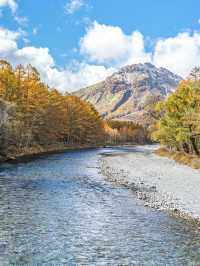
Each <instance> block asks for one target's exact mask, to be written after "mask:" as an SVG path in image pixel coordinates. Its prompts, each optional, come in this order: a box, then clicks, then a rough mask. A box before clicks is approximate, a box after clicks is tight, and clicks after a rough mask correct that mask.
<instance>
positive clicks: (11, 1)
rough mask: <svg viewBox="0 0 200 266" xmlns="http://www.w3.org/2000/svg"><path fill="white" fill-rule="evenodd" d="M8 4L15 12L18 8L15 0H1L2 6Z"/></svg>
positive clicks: (0, 5)
mask: <svg viewBox="0 0 200 266" xmlns="http://www.w3.org/2000/svg"><path fill="white" fill-rule="evenodd" d="M5 6H8V7H9V8H10V9H11V11H12V12H13V13H15V12H16V10H17V3H16V1H15V0H0V7H5Z"/></svg>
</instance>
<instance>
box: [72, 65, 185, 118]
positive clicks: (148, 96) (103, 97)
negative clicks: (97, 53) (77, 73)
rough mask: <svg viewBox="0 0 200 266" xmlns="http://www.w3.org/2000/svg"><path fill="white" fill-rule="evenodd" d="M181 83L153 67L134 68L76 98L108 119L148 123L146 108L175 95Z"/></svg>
mask: <svg viewBox="0 0 200 266" xmlns="http://www.w3.org/2000/svg"><path fill="white" fill-rule="evenodd" d="M181 79H182V78H181V77H180V76H177V75H175V74H173V73H172V72H170V71H169V70H167V69H165V68H157V67H155V66H154V65H152V64H150V63H145V64H134V65H129V66H125V67H123V68H121V69H120V70H119V71H118V72H116V73H114V74H113V75H111V76H110V77H108V78H106V79H105V80H104V81H102V82H100V83H98V84H95V85H93V86H89V87H87V88H83V89H81V90H79V91H77V92H75V95H77V96H79V97H80V98H81V99H83V100H86V101H89V102H91V103H92V104H93V105H94V106H95V107H96V109H97V110H98V111H99V113H100V114H101V115H102V117H104V118H106V119H117V120H131V121H135V122H137V123H144V121H145V120H147V119H148V118H147V116H148V113H147V111H145V107H146V106H147V105H148V104H151V103H152V102H155V101H158V100H160V99H162V98H164V97H166V96H167V95H168V94H170V93H171V92H173V91H174V90H175V88H176V87H177V85H178V83H179V82H180V80H181Z"/></svg>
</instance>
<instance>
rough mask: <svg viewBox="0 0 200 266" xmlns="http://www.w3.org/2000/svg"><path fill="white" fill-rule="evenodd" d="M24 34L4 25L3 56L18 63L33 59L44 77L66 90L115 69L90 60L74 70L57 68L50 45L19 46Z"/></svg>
mask: <svg viewBox="0 0 200 266" xmlns="http://www.w3.org/2000/svg"><path fill="white" fill-rule="evenodd" d="M21 37H23V34H22V33H21V32H13V31H9V30H7V29H4V28H0V43H1V45H0V58H2V59H6V60H8V61H9V62H11V63H12V64H14V65H17V64H29V63H31V64H32V65H33V66H34V67H36V68H37V69H38V71H39V72H40V74H41V77H42V79H43V80H44V81H45V82H46V83H47V84H48V85H49V86H51V87H55V88H57V89H59V90H60V91H62V92H65V91H68V92H70V91H73V90H76V89H79V88H82V87H85V86H88V85H92V84H94V83H96V82H98V81H100V80H103V79H105V78H106V76H108V75H110V74H111V73H113V72H114V70H115V69H113V68H106V67H104V66H98V65H89V64H86V63H82V64H77V66H76V70H74V71H73V70H70V69H64V70H59V69H58V68H56V66H55V62H54V59H53V57H52V56H51V54H50V52H49V49H48V48H42V47H39V48H36V47H33V46H28V47H23V48H19V47H18V45H17V41H18V39H19V38H21Z"/></svg>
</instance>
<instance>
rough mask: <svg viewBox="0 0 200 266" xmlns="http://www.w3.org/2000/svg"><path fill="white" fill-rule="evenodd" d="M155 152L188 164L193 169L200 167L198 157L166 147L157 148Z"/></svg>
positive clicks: (199, 158)
mask: <svg viewBox="0 0 200 266" xmlns="http://www.w3.org/2000/svg"><path fill="white" fill-rule="evenodd" d="M155 153H156V154H157V155H159V156H162V157H167V158H169V159H173V160H175V161H176V162H177V163H180V164H184V165H188V166H190V167H192V168H194V169H200V157H198V156H196V155H192V154H187V153H184V152H178V151H170V150H168V149H167V148H159V149H157V150H156V151H155Z"/></svg>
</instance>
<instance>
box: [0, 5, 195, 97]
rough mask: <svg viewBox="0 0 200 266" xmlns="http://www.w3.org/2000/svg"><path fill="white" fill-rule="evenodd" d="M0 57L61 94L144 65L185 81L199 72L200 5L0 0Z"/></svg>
mask: <svg viewBox="0 0 200 266" xmlns="http://www.w3.org/2000/svg"><path fill="white" fill-rule="evenodd" d="M0 58H2V59H6V60H8V61H9V62H11V63H12V64H13V66H16V65H17V64H28V63H30V64H32V65H33V66H34V67H36V68H37V69H38V70H39V72H40V74H41V78H42V80H43V81H44V82H46V83H47V84H48V85H49V86H50V87H52V88H57V89H58V90H59V91H61V92H65V91H68V92H71V91H75V90H77V89H79V88H82V87H85V86H88V85H92V84H94V83H97V82H99V81H101V80H103V79H105V78H106V77H107V76H109V75H111V74H112V73H113V72H115V71H117V70H118V69H119V68H120V67H123V66H125V65H128V64H137V63H145V62H151V63H153V64H154V65H156V66H157V67H165V68H168V69H169V70H171V71H172V72H174V73H175V74H178V75H180V76H182V77H183V78H185V77H187V75H188V74H189V73H190V71H191V69H192V68H193V67H195V66H199V65H200V1H199V0H190V1H189V0H41V1H39V0H0Z"/></svg>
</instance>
